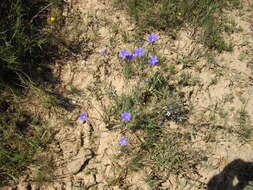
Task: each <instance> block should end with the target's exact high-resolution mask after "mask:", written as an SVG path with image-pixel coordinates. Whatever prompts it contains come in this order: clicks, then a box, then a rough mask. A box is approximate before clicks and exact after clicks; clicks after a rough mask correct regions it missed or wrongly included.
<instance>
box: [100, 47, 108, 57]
mask: <svg viewBox="0 0 253 190" xmlns="http://www.w3.org/2000/svg"><path fill="white" fill-rule="evenodd" d="M100 55H102V56H106V55H108V50H107V49H106V48H103V49H101V51H100Z"/></svg>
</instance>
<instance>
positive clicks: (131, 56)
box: [119, 49, 133, 60]
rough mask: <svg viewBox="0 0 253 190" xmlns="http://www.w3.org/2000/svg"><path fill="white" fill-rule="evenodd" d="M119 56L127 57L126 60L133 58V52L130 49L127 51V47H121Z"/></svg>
mask: <svg viewBox="0 0 253 190" xmlns="http://www.w3.org/2000/svg"><path fill="white" fill-rule="evenodd" d="M119 56H120V57H121V58H123V59H127V60H130V59H132V58H133V54H132V53H131V52H130V51H128V50H127V49H122V50H120V52H119Z"/></svg>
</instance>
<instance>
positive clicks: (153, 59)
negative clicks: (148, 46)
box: [119, 33, 159, 65]
mask: <svg viewBox="0 0 253 190" xmlns="http://www.w3.org/2000/svg"><path fill="white" fill-rule="evenodd" d="M157 39H158V36H157V35H156V34H153V33H152V34H149V35H148V37H147V41H148V42H150V43H153V42H155V41H157ZM144 54H145V50H144V49H143V48H141V47H138V48H136V49H135V50H134V52H133V53H132V52H130V51H128V50H127V49H121V50H120V51H119V56H120V57H121V58H123V59H126V60H130V59H132V58H133V57H141V56H144ZM148 62H149V63H150V64H152V65H154V64H156V63H158V62H159V60H158V57H157V56H149V60H148Z"/></svg>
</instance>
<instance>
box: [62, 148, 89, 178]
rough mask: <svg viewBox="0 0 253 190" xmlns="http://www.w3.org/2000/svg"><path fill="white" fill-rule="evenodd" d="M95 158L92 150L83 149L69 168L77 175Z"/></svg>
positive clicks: (69, 164)
mask: <svg viewBox="0 0 253 190" xmlns="http://www.w3.org/2000/svg"><path fill="white" fill-rule="evenodd" d="M92 157H93V153H92V151H91V150H90V149H81V150H80V151H79V153H78V154H77V155H76V156H75V157H74V158H73V159H72V161H70V163H68V165H67V168H68V170H69V172H71V173H72V174H77V173H78V172H80V170H82V169H83V167H85V164H86V163H87V161H89V160H90V159H91V158H92Z"/></svg>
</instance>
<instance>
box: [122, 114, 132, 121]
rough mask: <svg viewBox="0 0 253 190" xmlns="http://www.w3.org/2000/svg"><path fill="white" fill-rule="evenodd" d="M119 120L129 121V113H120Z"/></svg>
mask: <svg viewBox="0 0 253 190" xmlns="http://www.w3.org/2000/svg"><path fill="white" fill-rule="evenodd" d="M121 119H122V121H129V120H130V119H131V113H130V112H122V113H121Z"/></svg>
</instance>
